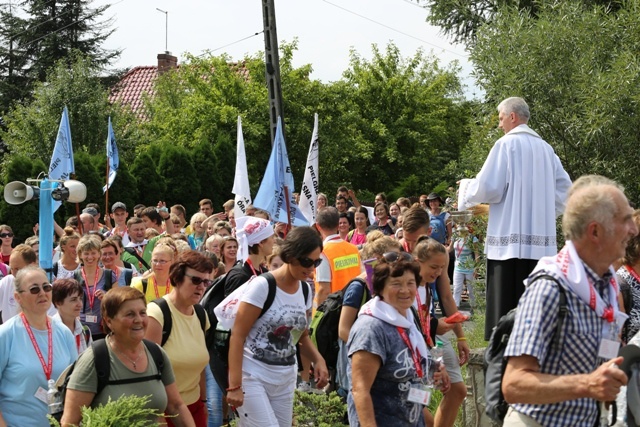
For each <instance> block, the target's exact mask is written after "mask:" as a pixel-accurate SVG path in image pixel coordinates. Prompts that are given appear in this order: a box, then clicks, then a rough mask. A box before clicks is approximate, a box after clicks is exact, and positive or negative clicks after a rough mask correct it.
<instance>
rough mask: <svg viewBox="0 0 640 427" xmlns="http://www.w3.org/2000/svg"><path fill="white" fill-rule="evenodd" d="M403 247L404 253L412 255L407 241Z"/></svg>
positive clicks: (403, 243)
mask: <svg viewBox="0 0 640 427" xmlns="http://www.w3.org/2000/svg"><path fill="white" fill-rule="evenodd" d="M402 247H403V248H404V251H405V252H406V253H409V254H410V253H411V251H410V250H409V244H408V243H407V242H406V241H403V242H402Z"/></svg>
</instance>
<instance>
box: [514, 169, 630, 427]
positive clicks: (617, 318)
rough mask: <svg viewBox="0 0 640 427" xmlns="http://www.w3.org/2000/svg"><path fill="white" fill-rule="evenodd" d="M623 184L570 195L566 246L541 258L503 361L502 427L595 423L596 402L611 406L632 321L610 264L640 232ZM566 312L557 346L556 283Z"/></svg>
mask: <svg viewBox="0 0 640 427" xmlns="http://www.w3.org/2000/svg"><path fill="white" fill-rule="evenodd" d="M632 213H633V210H632V208H631V207H630V206H629V202H628V201H627V198H626V197H625V195H624V193H623V189H622V187H620V186H619V185H618V184H617V183H615V182H614V181H611V180H609V179H607V178H604V177H601V176H597V175H589V176H584V177H581V178H580V179H578V180H577V181H576V182H575V183H574V184H573V186H572V187H571V190H570V191H569V197H568V201H567V208H566V211H565V213H564V217H563V219H562V229H563V232H564V235H565V238H566V244H565V247H564V248H563V249H562V250H561V251H560V252H559V253H558V254H557V255H554V256H548V257H544V258H542V259H541V260H540V262H539V263H538V265H537V266H536V268H535V269H534V271H533V273H531V276H529V278H528V279H527V280H526V281H525V285H526V290H525V293H524V295H523V296H522V298H521V299H520V302H519V304H518V311H517V315H516V319H515V324H514V328H513V332H512V334H511V337H510V339H509V343H508V345H507V349H506V351H505V356H506V357H508V363H507V367H506V370H505V374H504V379H503V382H502V391H503V393H504V397H505V399H506V401H507V402H509V404H510V407H509V411H508V413H507V416H506V418H505V423H504V425H505V426H569V425H570V426H584V427H594V426H596V425H598V424H597V423H598V421H599V420H598V418H599V416H598V414H599V405H598V402H605V401H612V400H614V399H615V397H616V394H617V393H618V391H619V390H620V387H621V386H622V385H625V384H626V383H627V377H626V375H625V374H624V372H622V371H621V370H620V369H618V367H617V365H619V364H620V363H622V358H621V357H617V354H618V348H619V345H620V343H619V338H618V337H619V333H620V329H621V327H622V324H623V323H624V321H625V319H626V318H627V316H626V315H625V314H624V313H622V312H621V311H620V310H619V308H618V300H617V293H618V287H617V283H616V280H615V274H614V272H613V270H612V269H611V264H612V263H613V262H614V261H615V260H617V259H618V258H621V257H622V256H623V255H624V254H625V248H626V246H627V242H628V240H629V239H630V238H631V237H633V236H635V235H636V234H637V233H638V228H637V227H636V225H635V223H634V222H633V220H632V218H631V215H632ZM540 274H548V275H551V276H553V277H555V278H556V279H557V280H558V281H559V282H560V286H562V287H563V289H564V290H565V294H566V300H567V309H568V313H567V316H566V317H565V319H564V321H563V323H562V328H561V331H560V337H559V338H560V339H559V341H558V343H557V344H554V336H555V333H556V326H557V323H558V313H559V299H560V296H559V295H560V294H559V292H560V291H559V290H558V286H559V285H558V283H557V282H555V281H553V280H549V279H538V280H536V281H532V280H531V279H532V278H533V277H535V276H537V275H540Z"/></svg>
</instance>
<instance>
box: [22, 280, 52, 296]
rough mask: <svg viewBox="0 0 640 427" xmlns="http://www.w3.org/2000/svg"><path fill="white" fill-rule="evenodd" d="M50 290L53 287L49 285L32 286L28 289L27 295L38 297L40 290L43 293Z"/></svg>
mask: <svg viewBox="0 0 640 427" xmlns="http://www.w3.org/2000/svg"><path fill="white" fill-rule="evenodd" d="M52 289H53V286H51V284H50V283H45V284H44V285H42V287H40V286H38V285H32V286H31V287H30V288H29V293H30V294H31V295H38V294H39V293H40V291H41V290H42V291H44V292H45V293H49V292H51V290H52ZM20 292H27V291H20Z"/></svg>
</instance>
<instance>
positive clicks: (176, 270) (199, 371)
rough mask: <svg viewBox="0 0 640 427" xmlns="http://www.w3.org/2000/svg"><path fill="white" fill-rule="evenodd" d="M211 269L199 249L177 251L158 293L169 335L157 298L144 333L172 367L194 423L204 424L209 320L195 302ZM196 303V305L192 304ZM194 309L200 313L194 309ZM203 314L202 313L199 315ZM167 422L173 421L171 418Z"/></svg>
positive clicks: (205, 283) (207, 260)
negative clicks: (163, 291)
mask: <svg viewBox="0 0 640 427" xmlns="http://www.w3.org/2000/svg"><path fill="white" fill-rule="evenodd" d="M213 269H214V265H213V263H212V262H211V260H210V259H209V258H207V257H205V256H204V255H203V254H202V253H200V252H196V251H188V252H184V253H181V254H180V255H179V256H178V259H177V260H176V261H175V263H173V265H171V270H170V271H169V278H170V279H171V286H172V289H171V292H170V293H169V294H168V295H165V296H164V297H162V299H163V300H164V301H165V302H164V303H162V304H163V305H165V310H166V308H167V307H168V312H169V313H168V315H169V316H170V321H171V323H172V327H171V331H169V332H170V333H169V335H168V336H167V334H166V333H165V331H164V330H163V328H164V326H165V324H166V323H167V322H168V321H169V320H168V319H166V318H165V314H164V310H163V309H162V307H161V305H160V303H161V302H160V301H154V302H152V303H150V304H149V307H148V313H149V317H151V320H150V321H149V328H148V330H147V332H146V337H147V338H148V339H149V340H151V341H154V342H156V343H158V344H162V346H163V348H164V350H165V351H166V352H167V355H168V356H169V360H171V364H172V365H173V368H174V369H175V371H176V383H177V385H178V391H179V392H180V396H181V397H182V400H183V401H184V402H185V403H186V404H187V407H188V408H189V412H191V415H192V416H193V419H194V421H195V425H196V426H198V427H206V425H207V409H206V406H205V403H206V401H207V389H206V386H205V378H206V376H205V367H206V366H207V365H208V363H209V352H208V350H207V344H206V342H205V331H206V330H207V329H208V328H209V321H208V320H207V318H206V313H204V310H203V309H202V307H200V306H199V305H198V303H199V302H200V299H201V298H202V296H203V295H204V291H205V290H206V288H207V286H208V285H210V284H211V281H210V280H209V275H210V274H211V272H212V271H213ZM194 305H197V308H194ZM198 309H199V310H200V311H201V313H198ZM201 315H203V316H204V317H202V318H201V317H200V316H201ZM167 424H168V425H169V426H171V425H173V423H172V420H171V418H167Z"/></svg>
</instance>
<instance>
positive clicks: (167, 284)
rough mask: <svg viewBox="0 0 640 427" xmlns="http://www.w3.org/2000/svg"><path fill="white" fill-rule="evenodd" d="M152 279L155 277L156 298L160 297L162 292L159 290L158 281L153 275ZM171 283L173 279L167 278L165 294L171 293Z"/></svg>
mask: <svg viewBox="0 0 640 427" xmlns="http://www.w3.org/2000/svg"><path fill="white" fill-rule="evenodd" d="M150 279H153V290H154V291H155V292H156V298H160V293H159V292H158V283H157V282H156V278H155V277H151V278H150ZM170 283H171V280H170V279H169V278H167V283H166V284H165V286H164V294H165V295H166V294H168V293H169V284H170Z"/></svg>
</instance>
